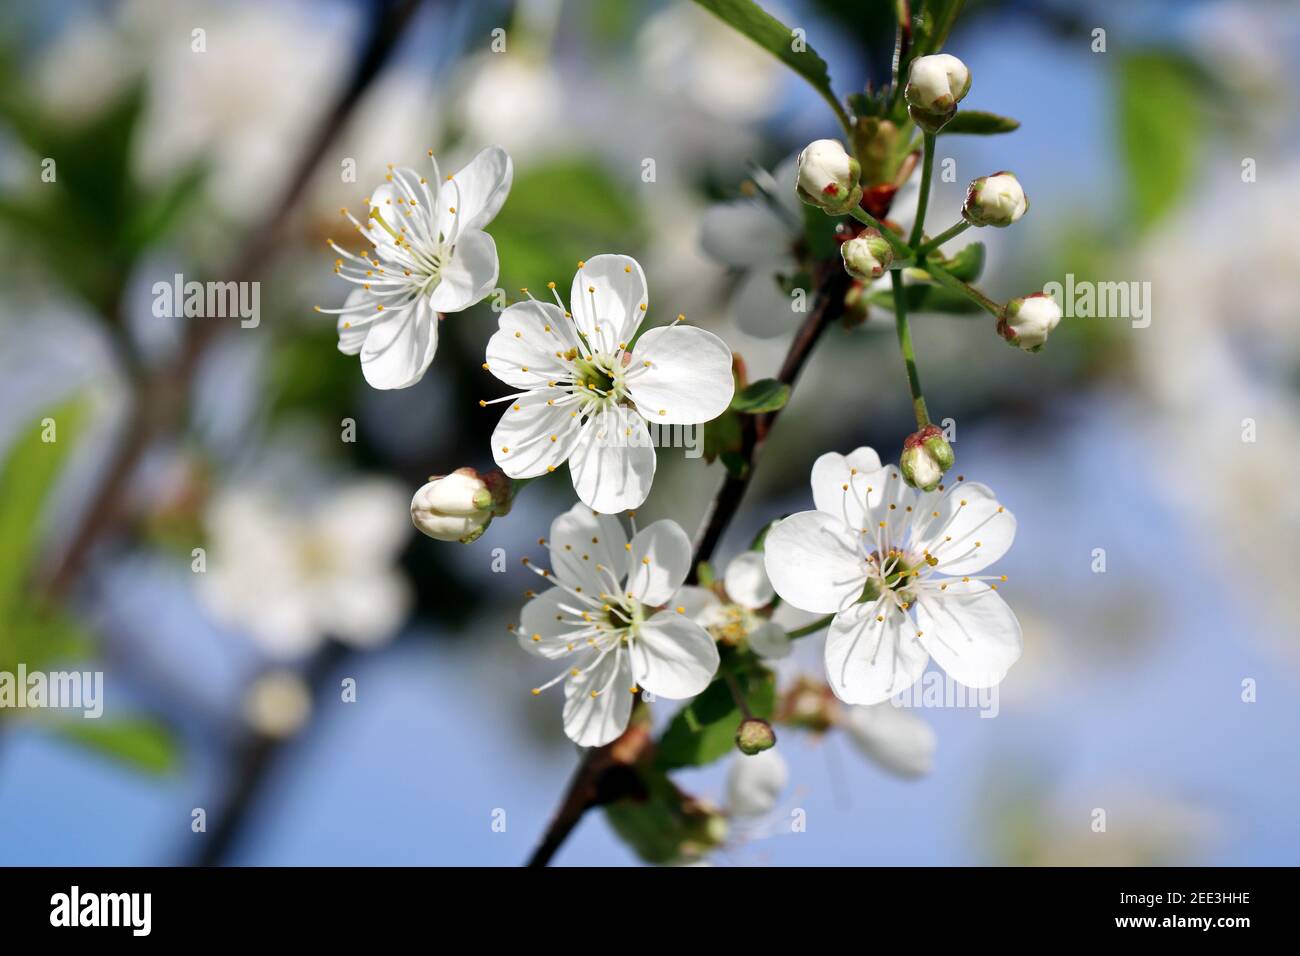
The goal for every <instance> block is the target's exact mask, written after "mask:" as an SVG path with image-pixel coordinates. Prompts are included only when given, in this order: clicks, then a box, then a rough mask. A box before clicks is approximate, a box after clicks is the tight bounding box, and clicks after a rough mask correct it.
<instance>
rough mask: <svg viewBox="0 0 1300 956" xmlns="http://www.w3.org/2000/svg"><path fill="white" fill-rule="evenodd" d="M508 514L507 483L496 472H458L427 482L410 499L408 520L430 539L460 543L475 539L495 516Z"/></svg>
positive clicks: (465, 470)
mask: <svg viewBox="0 0 1300 956" xmlns="http://www.w3.org/2000/svg"><path fill="white" fill-rule="evenodd" d="M509 510H510V480H509V479H508V478H506V476H505V475H504V474H502V473H501V472H499V471H496V470H495V469H494V470H493V471H490V472H488V473H487V474H486V475H479V473H478V472H477V471H475V470H474V469H473V468H457V469H456V470H455V471H453V472H452V473H451V474H450V475H443V476H441V477H434V478H430V479H429V482H428V483H427V484H426V485H424V487H422V488H421V489H420V490H419V491H417V492H416V493H415V496H414V497H413V498H412V499H411V520H412V521H413V522H414V523H415V526H416V527H417V528H419V529H420V530H421V531H422V532H424V533H425V534H427V535H428V536H429V537H430V538H434V539H436V540H438V541H459V542H461V543H462V544H468V543H469V542H471V541H473V540H475V539H476V538H478V537H479V536H480V535H481V534H482V533H483V532H484V531H485V530H486V529H487V526H488V524H489V523H490V522H491V521H492V517H493V516H494V515H502V514H505V513H506V512H507V511H509Z"/></svg>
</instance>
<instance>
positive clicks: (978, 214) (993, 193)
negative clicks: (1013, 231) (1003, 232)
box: [961, 172, 1029, 226]
mask: <svg viewBox="0 0 1300 956" xmlns="http://www.w3.org/2000/svg"><path fill="white" fill-rule="evenodd" d="M1028 209H1029V200H1028V199H1027V198H1026V197H1025V191H1024V189H1022V188H1021V186H1020V180H1018V179H1016V177H1015V174H1013V173H1008V172H1001V173H994V174H993V175H992V176H981V177H980V178H979V179H976V180H974V181H973V182H972V183H971V184H970V186H969V188H967V190H966V201H965V202H964V203H962V206H961V216H962V218H963V219H965V220H966V221H967V222H968V223H970V224H971V225H972V226H1009V225H1011V224H1012V223H1013V222H1015V221H1016V220H1017V219H1019V218H1020V217H1021V216H1023V215H1024V214H1025V212H1026V211H1028Z"/></svg>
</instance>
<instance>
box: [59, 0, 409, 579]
mask: <svg viewBox="0 0 1300 956" xmlns="http://www.w3.org/2000/svg"><path fill="white" fill-rule="evenodd" d="M421 2H422V0H391V2H388V3H385V4H383V5H382V6H381V8H380V12H379V15H378V17H376V18H374V20H373V28H372V30H371V33H370V36H369V38H368V39H367V42H366V46H365V49H364V50H363V51H362V54H361V57H360V59H359V60H358V61H357V64H356V67H355V68H354V70H353V72H352V76H351V78H350V79H349V81H348V83H347V85H346V86H345V87H344V89H343V90H342V92H341V93H340V94H339V96H338V99H337V100H336V101H335V103H334V105H333V106H332V107H331V108H330V110H329V112H328V113H326V114H325V116H324V117H323V118H322V120H321V123H320V125H319V126H318V128H317V131H316V133H315V135H313V136H312V138H311V140H310V141H309V142H308V143H307V145H306V146H304V147H303V150H302V153H301V154H300V156H299V158H298V161H297V163H296V165H295V167H294V171H293V174H292V176H291V177H290V180H289V186H288V187H287V188H286V189H285V191H284V194H283V195H282V196H281V197H280V201H279V202H278V203H276V205H275V207H274V208H273V209H272V211H271V213H270V215H269V216H267V217H266V219H265V220H263V221H262V223H261V224H260V225H259V226H258V227H257V228H256V229H255V230H254V231H253V233H252V235H251V236H250V237H249V238H248V240H247V241H246V242H244V243H242V244H241V246H240V250H241V251H240V254H239V256H238V257H237V258H236V259H235V261H234V262H232V263H231V264H230V266H229V267H228V268H227V269H226V271H225V277H226V279H227V280H233V281H236V282H243V281H247V280H249V279H250V277H252V276H256V275H259V274H260V273H261V272H262V271H263V270H264V269H265V268H266V265H267V263H268V262H269V261H270V259H271V258H272V257H274V255H275V253H276V251H277V250H278V248H279V246H280V241H279V240H280V239H281V231H282V229H283V228H284V225H285V223H286V221H287V220H288V218H289V213H290V211H291V210H292V209H293V207H294V206H295V205H296V204H297V202H298V200H299V199H300V198H301V197H302V194H303V192H304V191H305V190H306V188H307V185H308V183H309V182H310V181H311V175H312V172H313V171H314V170H315V169H316V167H317V165H318V164H319V162H320V159H321V157H322V156H323V155H324V153H325V151H326V149H328V148H329V146H330V144H331V143H332V142H334V140H335V139H336V138H337V137H338V135H339V134H340V132H341V131H342V130H343V128H344V126H345V125H346V124H347V121H348V118H349V117H350V116H351V115H352V111H353V110H354V109H355V107H356V105H357V103H358V101H360V99H361V97H362V95H363V94H364V93H365V91H366V90H367V89H368V88H369V86H370V84H371V82H372V81H373V80H374V79H375V77H376V76H378V75H379V73H380V72H381V70H382V69H383V67H384V64H385V63H387V62H388V59H389V57H390V56H391V55H392V53H393V49H394V48H395V47H396V45H397V42H398V40H399V39H400V38H401V35H402V31H403V28H404V27H405V26H406V25H407V23H409V22H410V20H411V18H412V16H413V15H414V14H415V11H416V10H417V9H418V8H419V6H420V4H421ZM125 307H126V306H125V303H123V302H121V301H120V300H119V302H118V304H117V306H116V311H115V314H114V315H113V316H110V319H112V320H113V321H114V322H115V324H118V325H121V324H124V323H122V321H121V320H122V318H123V317H124V316H123V310H124V309H125ZM221 328H222V326H221V325H219V324H218V323H217V322H215V321H212V320H206V321H196V322H192V323H191V324H190V325H189V326H188V328H187V329H186V333H185V338H184V340H183V343H182V345H181V349H180V352H179V355H178V356H177V359H176V361H175V362H174V363H173V364H172V365H170V366H169V367H167V368H164V369H161V370H159V371H158V372H156V373H154V374H151V375H148V376H147V377H145V378H144V379H139V380H136V381H135V382H134V383H133V395H132V405H131V411H130V413H129V415H128V418H127V423H126V430H125V434H124V435H123V436H122V440H121V442H120V443H119V444H118V445H117V446H116V448H115V450H114V455H113V458H112V460H111V461H110V462H109V463H108V465H107V467H106V468H105V469H104V473H103V477H102V479H101V481H100V484H99V486H98V488H96V489H95V491H94V492H93V494H92V495H91V500H90V501H89V503H88V504H87V505H86V507H85V509H84V510H83V511H82V514H81V519H80V523H79V524H78V526H77V527H76V529H75V531H74V532H73V533H72V536H71V537H70V539H69V541H68V546H67V548H66V550H65V551H64V552H63V555H62V558H61V559H60V560H59V561H58V563H57V564H56V565H55V566H54V568H53V569H52V571H51V572H50V574H49V577H48V579H47V581H46V585H45V591H46V594H47V596H48V597H49V598H51V599H55V600H57V599H59V598H62V597H64V596H65V595H66V594H67V593H68V591H69V590H70V589H71V587H72V585H73V584H75V583H76V580H77V578H78V576H79V575H80V573H81V571H82V569H83V567H84V566H85V564H86V562H87V560H88V559H89V557H90V553H91V551H92V550H93V548H94V546H95V544H96V543H97V542H98V541H99V540H100V538H102V537H104V536H105V535H106V534H107V533H108V532H110V531H112V530H113V529H114V528H115V527H117V525H118V523H119V522H120V521H121V520H122V518H123V512H124V511H125V508H124V498H125V497H126V491H127V489H128V488H129V486H130V482H131V478H132V477H133V476H134V474H135V470H136V467H137V466H138V465H139V463H140V459H141V458H142V457H143V456H144V454H145V452H146V451H148V449H149V447H150V446H151V445H152V444H153V442H154V441H155V440H156V439H157V438H159V437H161V436H163V435H166V434H168V433H170V432H171V431H173V430H174V429H175V428H176V427H177V426H178V425H179V424H180V422H182V421H183V420H184V414H183V413H184V410H185V405H186V402H185V399H186V396H187V393H188V389H189V385H190V383H191V381H192V380H193V377H194V373H195V371H196V369H197V368H198V365H199V361H200V359H201V358H202V357H203V355H204V353H205V352H206V351H207V349H208V348H209V346H210V345H211V344H212V342H213V340H214V339H215V338H216V336H217V333H218V331H219V330H220V329H221Z"/></svg>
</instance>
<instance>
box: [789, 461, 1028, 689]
mask: <svg viewBox="0 0 1300 956" xmlns="http://www.w3.org/2000/svg"><path fill="white" fill-rule="evenodd" d="M812 490H813V502H814V504H815V505H816V506H817V510H816V511H804V512H800V513H799V514H795V515H791V516H790V517H789V518H786V519H784V520H783V521H781V522H780V523H779V524H777V525H776V526H775V527H773V528H772V530H771V531H770V532H768V535H767V539H766V545H765V547H766V551H765V553H766V556H767V562H766V563H767V573H768V576H769V577H770V578H771V579H772V585H773V587H775V588H776V593H777V594H779V595H780V596H781V597H782V598H783V599H784V600H786V601H789V602H790V603H791V604H794V605H795V606H796V607H800V608H803V609H804V610H806V611H817V612H820V613H831V612H834V614H835V618H834V620H833V621H832V622H831V625H830V629H829V631H828V633H827V636H826V677H827V680H828V682H829V683H830V685H831V688H832V690H834V692H835V694H836V696H837V697H839V698H840V699H841V700H844V701H846V702H848V703H851V704H874V703H878V702H880V701H883V700H886V699H888V698H889V697H891V696H893V695H894V694H896V693H898V692H900V691H902V690H904V689H905V688H907V687H909V686H911V684H912V683H913V682H915V681H916V680H917V678H919V677H920V676H921V674H922V672H923V671H924V670H925V667H926V664H927V662H928V661H929V658H930V657H931V656H933V657H934V659H935V660H936V661H937V662H938V663H939V664H940V665H941V666H942V667H943V668H944V670H946V671H947V672H948V673H949V674H950V675H951V676H952V677H953V678H954V679H955V680H957V681H959V682H961V683H962V684H965V685H967V686H968V687H990V686H992V685H994V684H997V683H998V682H1000V681H1001V680H1002V678H1003V677H1004V676H1005V675H1006V672H1007V670H1008V668H1010V667H1011V665H1012V664H1014V663H1015V662H1016V660H1017V659H1019V657H1020V651H1021V636H1020V623H1019V622H1018V621H1017V620H1016V616H1015V614H1014V613H1013V612H1012V611H1011V608H1009V607H1008V606H1007V604H1006V602H1005V601H1003V600H1002V598H1001V597H1000V596H999V595H998V594H997V593H996V592H997V584H996V583H994V582H997V581H1005V580H1006V578H1005V576H996V577H995V576H991V575H979V576H977V575H975V574H974V572H977V571H981V570H983V569H984V568H986V567H987V566H988V565H990V564H991V563H993V562H994V561H996V560H997V559H998V558H1000V557H1001V556H1002V555H1003V554H1005V553H1006V552H1007V549H1008V548H1010V547H1011V541H1012V539H1013V538H1014V537H1015V532H1016V521H1015V518H1014V517H1013V516H1012V515H1011V512H1009V511H1007V510H1006V509H1005V508H1004V507H1003V506H1002V505H1000V504H998V501H997V499H996V498H995V497H994V496H993V492H992V491H990V490H989V489H988V488H987V487H985V486H984V485H981V484H976V483H973V482H966V481H964V480H963V479H961V478H958V480H957V483H955V484H954V485H952V486H951V487H950V488H948V489H947V490H946V491H945V490H944V486H943V485H940V486H939V488H938V489H937V490H936V491H932V492H918V491H916V490H915V489H913V488H909V487H908V486H907V484H906V482H904V481H903V478H902V475H901V474H900V473H899V471H898V469H897V468H896V467H892V466H890V467H885V468H882V467H881V466H880V458H879V457H878V456H877V455H876V453H875V452H874V451H872V450H871V449H870V448H859V449H857V450H856V451H854V452H853V453H852V454H850V455H847V456H845V455H839V454H835V453H833V452H832V453H829V454H825V455H822V456H821V457H820V458H818V459H817V461H816V463H814V465H813V470H812ZM940 575H943V577H940Z"/></svg>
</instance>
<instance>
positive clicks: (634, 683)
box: [518, 504, 718, 747]
mask: <svg viewBox="0 0 1300 956" xmlns="http://www.w3.org/2000/svg"><path fill="white" fill-rule="evenodd" d="M547 544H548V547H549V548H550V552H551V564H552V567H553V570H550V571H548V570H544V569H541V568H534V570H535V571H537V573H538V574H541V575H542V576H543V577H545V578H546V579H547V580H548V581H551V582H552V583H553V584H554V585H555V587H553V588H551V589H549V590H547V591H543V592H542V593H541V594H539V595H537V596H536V597H533V598H532V599H531V600H530V601H529V602H528V603H527V604H526V605H524V609H523V614H522V615H521V618H520V625H519V631H518V637H519V644H520V646H521V647H523V648H524V649H525V650H527V651H529V652H531V653H533V654H537V655H540V656H541V657H545V658H547V659H550V660H558V659H560V658H572V661H571V663H570V665H569V667H568V668H566V669H565V670H564V671H562V672H561V673H560V674H559V675H558V676H557V677H555V678H554V679H553V680H551V681H549V682H548V683H546V684H544V685H542V686H541V687H538V688H534V690H533V693H534V694H540V693H541V692H542V691H543V690H545V689H546V688H548V687H551V686H553V685H555V684H558V683H559V682H560V681H562V680H565V679H566V678H567V683H566V684H565V685H564V698H565V699H564V732H565V733H566V734H568V735H569V737H570V738H571V739H572V740H573V741H574V742H575V743H577V744H579V745H580V746H583V747H599V746H602V745H604V744H607V743H609V742H610V741H611V740H613V739H614V738H616V737H617V736H618V735H619V734H621V733H622V732H623V731H624V730H625V729H626V728H627V723H628V719H629V717H630V716H631V713H632V700H633V695H634V694H635V693H636V691H637V690H638V688H644V689H646V690H648V691H650V692H651V693H653V694H655V695H656V696H659V697H666V698H669V699H671V700H678V699H681V698H685V697H693V696H695V695H696V694H698V693H699V692H700V691H702V690H704V688H705V687H707V686H708V684H709V681H711V680H712V679H713V675H714V674H715V673H716V672H717V669H718V648H717V645H715V644H714V642H713V638H712V637H710V636H709V634H708V632H707V631H705V630H704V628H702V627H700V625H699V624H697V623H695V621H693V620H691V618H690V617H689V616H687V614H686V613H685V609H682V608H665V609H663V610H657V608H659V607H660V605H663V604H664V603H665V602H667V601H668V600H669V599H670V598H671V597H672V596H673V593H674V592H675V591H676V590H677V589H678V588H679V587H680V586H681V584H682V581H684V580H685V579H686V574H687V571H688V570H689V569H690V564H691V543H690V541H689V540H688V539H687V537H686V532H685V531H683V530H682V529H681V527H680V526H679V525H677V524H676V523H675V522H672V521H656V522H655V523H654V524H652V525H649V526H648V527H645V528H642V529H641V530H640V531H639V532H637V533H636V534H635V535H634V536H633V538H632V540H631V541H629V540H628V538H627V535H626V533H625V532H624V531H623V526H622V524H621V523H620V522H619V521H618V519H616V518H612V517H608V516H605V515H599V514H595V513H593V512H592V511H591V509H590V508H587V507H586V506H584V505H581V504H578V505H574V506H573V507H572V508H571V509H569V510H568V511H567V512H565V513H564V514H562V515H560V516H559V517H557V518H556V519H555V520H554V521H553V522H552V523H551V537H550V539H549V541H548V542H547Z"/></svg>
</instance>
